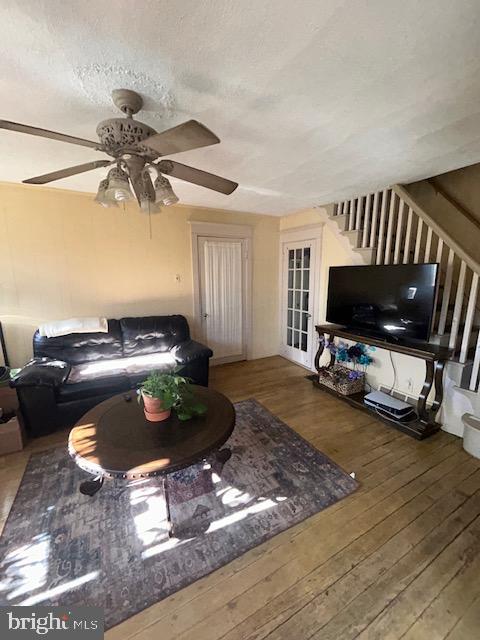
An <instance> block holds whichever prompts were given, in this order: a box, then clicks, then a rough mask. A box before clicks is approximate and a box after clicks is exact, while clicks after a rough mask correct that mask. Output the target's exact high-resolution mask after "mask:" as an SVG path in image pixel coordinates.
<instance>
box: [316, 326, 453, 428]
mask: <svg viewBox="0 0 480 640" xmlns="http://www.w3.org/2000/svg"><path fill="white" fill-rule="evenodd" d="M315 329H316V331H317V333H318V335H319V337H320V344H319V347H318V351H317V353H316V355H315V369H316V370H317V371H319V369H320V357H321V355H322V353H323V350H324V348H325V344H324V339H325V335H326V336H328V339H329V341H330V342H333V339H334V338H335V337H337V338H345V339H346V340H352V341H353V342H363V343H366V344H368V345H370V346H372V347H378V348H379V349H385V350H387V351H393V352H395V353H403V354H404V355H407V356H412V357H414V358H420V359H421V360H424V361H425V382H424V383H423V387H422V390H421V392H420V396H419V398H418V401H417V407H416V410H417V415H418V418H417V419H416V420H413V421H412V422H404V423H402V422H397V421H394V420H390V419H389V418H387V417H386V416H383V415H381V414H380V413H378V412H377V411H375V409H373V408H370V407H367V405H366V404H365V403H364V402H363V399H364V397H365V395H366V394H365V392H361V393H354V394H353V395H351V396H344V395H342V394H341V393H338V392H337V391H334V390H333V389H330V388H329V387H327V386H325V385H323V384H322V383H321V382H319V381H318V378H317V379H314V380H313V384H314V386H316V387H318V388H319V389H322V390H323V391H327V392H328V393H330V394H332V395H335V396H336V397H337V398H340V399H341V400H344V401H345V402H347V403H348V404H350V405H351V406H353V407H356V408H357V409H361V410H362V411H367V412H369V413H371V414H372V415H374V416H375V417H376V418H378V419H379V420H382V422H384V423H385V424H388V425H389V426H391V427H394V428H395V429H398V430H399V431H403V432H404V433H406V434H408V435H409V436H412V437H414V438H417V440H423V439H424V438H428V436H431V435H432V434H433V433H435V432H437V431H438V430H439V429H440V424H439V423H438V422H437V421H436V415H437V413H438V410H439V409H440V406H441V404H442V400H443V369H444V367H445V363H446V361H447V360H448V359H449V358H450V357H451V356H452V350H451V349H449V348H448V347H442V346H439V345H436V344H430V343H429V342H418V343H417V342H415V343H413V342H412V343H406V342H388V341H386V340H382V339H381V338H374V337H372V336H367V335H361V334H360V333H357V332H356V331H351V330H349V329H345V327H341V326H339V325H336V324H321V325H317V326H316V327H315ZM334 364H335V356H334V355H333V354H331V355H330V363H329V364H328V367H333V365H334ZM432 387H434V388H435V398H434V400H433V403H432V406H431V407H430V408H429V409H428V408H427V398H428V395H429V393H430V391H431V389H432Z"/></svg>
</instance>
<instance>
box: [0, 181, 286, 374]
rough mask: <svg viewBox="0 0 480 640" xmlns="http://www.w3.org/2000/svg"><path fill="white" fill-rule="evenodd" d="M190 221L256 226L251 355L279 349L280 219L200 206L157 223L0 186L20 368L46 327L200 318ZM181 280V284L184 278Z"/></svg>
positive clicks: (10, 327) (170, 211) (11, 321)
mask: <svg viewBox="0 0 480 640" xmlns="http://www.w3.org/2000/svg"><path fill="white" fill-rule="evenodd" d="M189 220H201V221H208V222H222V223H236V224H248V225H251V226H252V227H253V230H254V232H253V300H252V303H253V305H252V306H253V318H252V323H253V331H252V337H253V343H252V357H253V358H261V357H264V356H268V355H272V354H275V353H277V352H278V311H277V306H278V245H279V240H278V230H279V219H278V218H275V217H272V216H261V215H252V214H247V213H236V212H226V211H219V210H209V209H203V208H195V207H187V206H180V207H173V208H165V209H164V210H163V211H162V213H161V214H159V215H157V216H152V218H151V223H152V228H151V237H150V228H149V218H148V216H145V215H144V214H142V213H140V212H139V210H138V208H137V207H136V206H135V205H133V204H132V205H129V206H128V207H127V210H126V211H125V212H124V211H123V209H121V208H118V209H104V208H102V207H100V206H98V205H96V204H95V203H94V202H93V201H92V196H91V195H89V194H84V193H76V192H71V191H61V190H59V189H48V188H42V187H31V186H26V185H11V184H0V238H1V251H0V320H1V321H2V323H3V325H4V329H5V333H6V341H7V348H8V351H9V354H10V358H11V360H12V364H13V365H14V366H19V365H21V364H23V363H24V362H25V361H26V360H27V359H28V358H29V357H30V356H31V339H32V335H33V332H34V330H35V328H36V326H37V325H38V324H39V323H41V322H43V321H46V320H52V319H61V318H68V317H71V316H85V315H101V316H107V317H114V318H120V317H122V316H127V315H132V316H142V315H148V314H152V315H154V314H168V313H181V314H184V315H185V316H187V318H188V319H189V320H190V321H191V320H192V313H193V285H192V263H191V246H190V227H189V224H188V221H189ZM177 275H178V276H179V281H177Z"/></svg>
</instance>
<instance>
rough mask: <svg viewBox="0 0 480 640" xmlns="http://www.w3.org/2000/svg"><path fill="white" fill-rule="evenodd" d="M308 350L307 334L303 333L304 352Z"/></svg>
mask: <svg viewBox="0 0 480 640" xmlns="http://www.w3.org/2000/svg"><path fill="white" fill-rule="evenodd" d="M306 350H307V334H306V333H302V351H306Z"/></svg>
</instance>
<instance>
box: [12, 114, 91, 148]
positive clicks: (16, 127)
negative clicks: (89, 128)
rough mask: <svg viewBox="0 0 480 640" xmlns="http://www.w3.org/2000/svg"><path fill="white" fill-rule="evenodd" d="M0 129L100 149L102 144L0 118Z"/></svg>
mask: <svg viewBox="0 0 480 640" xmlns="http://www.w3.org/2000/svg"><path fill="white" fill-rule="evenodd" d="M0 129H8V130H9V131H18V132H19V133H29V134H30V135H32V136H40V137H41V138H51V139H52V140H59V141H60V142H70V143H71V144H79V145H81V146H82V147H90V148H92V149H100V150H101V149H102V145H101V144H100V143H99V142H93V141H91V140H84V139H83V138H76V137H75V136H68V135H66V134H65V133H58V132H57V131H49V130H48V129H39V128H38V127H31V126H29V125H28V124H19V123H18V122H10V121H9V120H0Z"/></svg>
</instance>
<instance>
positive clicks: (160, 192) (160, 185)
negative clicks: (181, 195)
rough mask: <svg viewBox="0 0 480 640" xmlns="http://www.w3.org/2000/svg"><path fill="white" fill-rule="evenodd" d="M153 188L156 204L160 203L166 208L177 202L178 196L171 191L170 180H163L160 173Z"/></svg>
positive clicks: (163, 177)
mask: <svg viewBox="0 0 480 640" xmlns="http://www.w3.org/2000/svg"><path fill="white" fill-rule="evenodd" d="M153 186H154V189H155V196H156V200H157V202H161V203H162V204H164V205H165V206H166V207H169V206H171V205H172V204H176V203H177V202H178V196H177V194H176V193H175V192H174V190H173V189H172V185H171V184H170V180H169V179H168V178H165V176H162V174H161V173H159V174H158V176H157V178H156V180H155V182H154V183H153Z"/></svg>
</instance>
